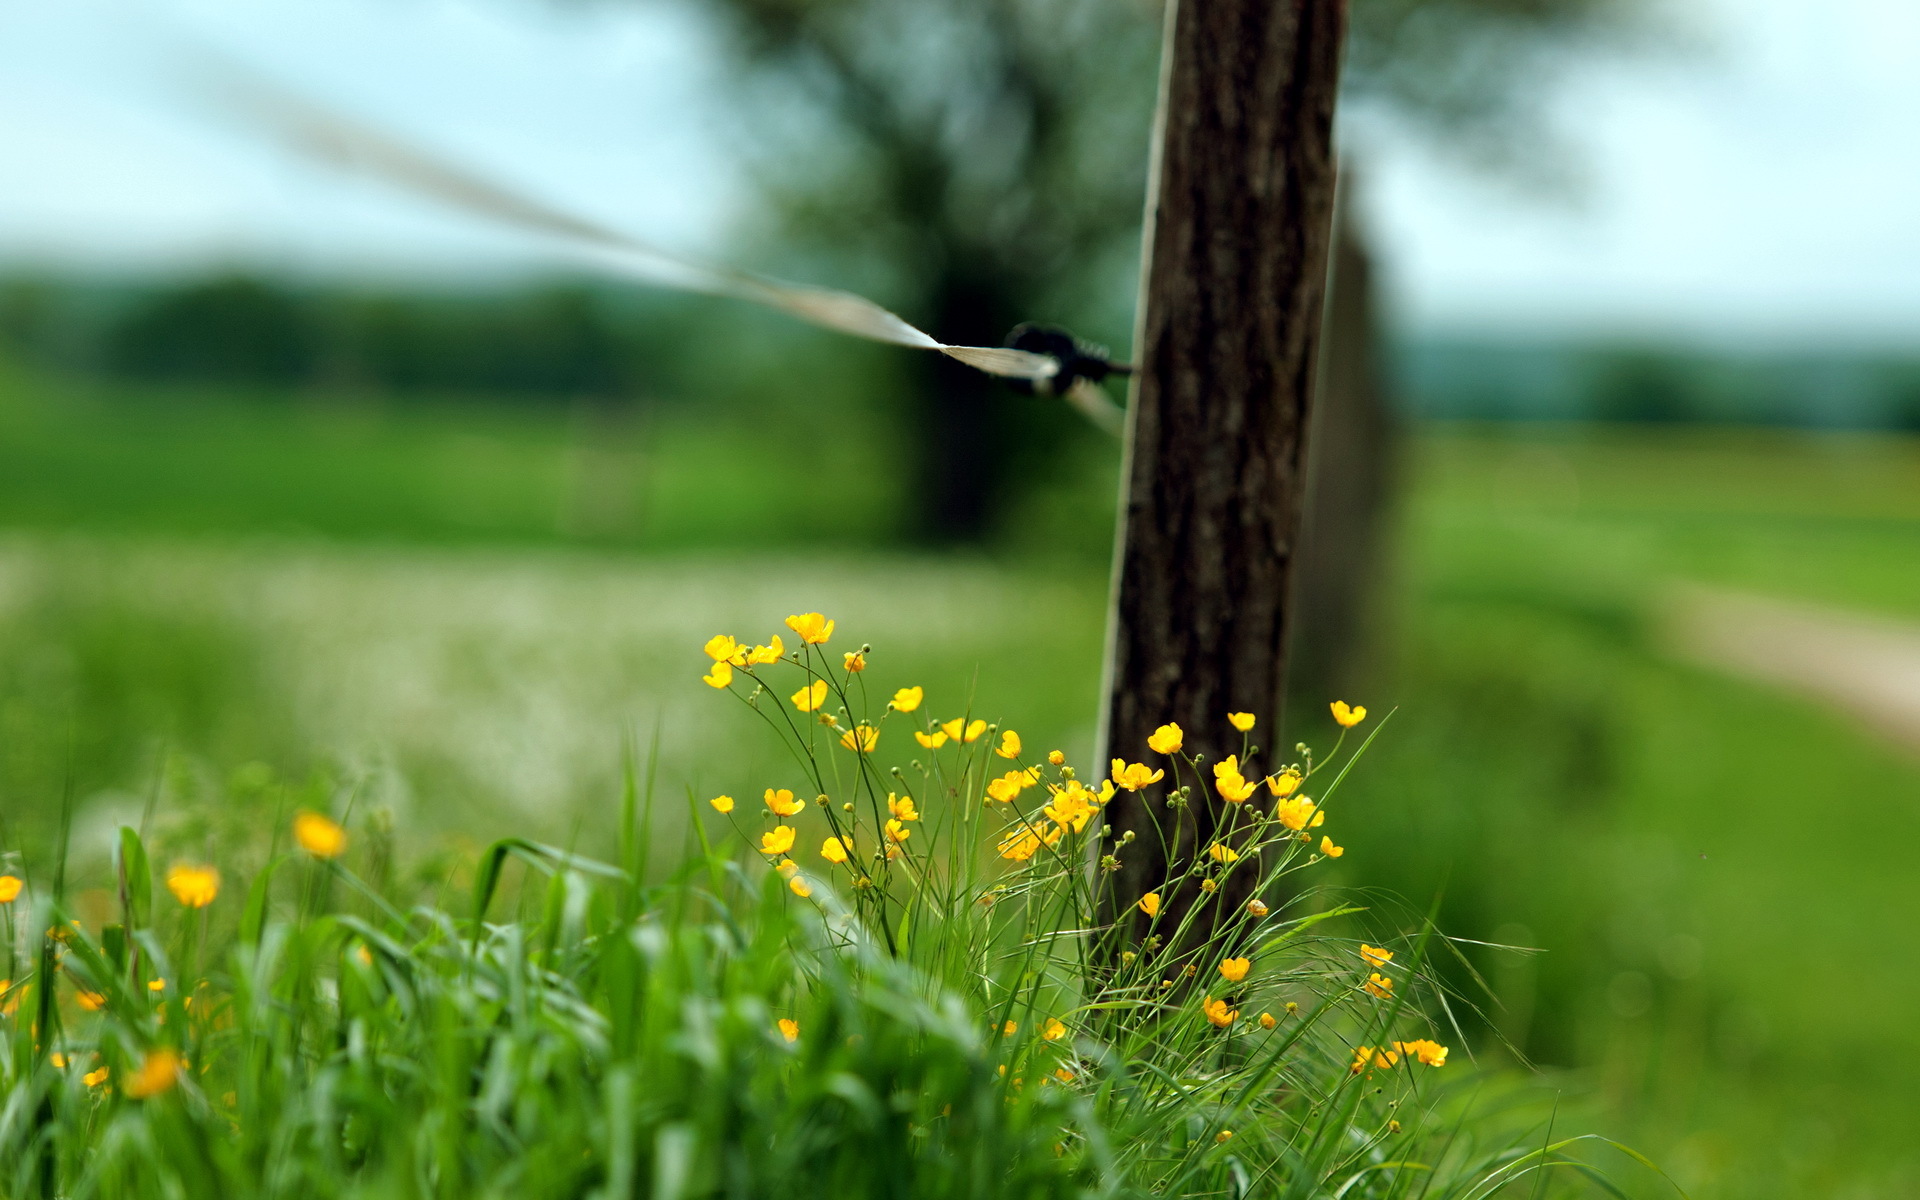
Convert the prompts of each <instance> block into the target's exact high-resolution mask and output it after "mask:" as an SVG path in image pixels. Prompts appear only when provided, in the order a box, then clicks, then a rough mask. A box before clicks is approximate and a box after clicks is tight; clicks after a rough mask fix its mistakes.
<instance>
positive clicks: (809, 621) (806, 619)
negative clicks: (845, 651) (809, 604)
mask: <svg viewBox="0 0 1920 1200" xmlns="http://www.w3.org/2000/svg"><path fill="white" fill-rule="evenodd" d="M787 628H788V629H791V630H793V631H794V632H795V633H797V634H799V635H800V640H801V641H803V642H806V643H807V644H808V645H811V646H817V645H819V644H820V643H822V642H824V641H826V640H827V639H828V638H830V637H832V636H833V622H832V621H829V620H827V619H826V618H825V617H823V616H821V615H820V614H819V613H801V614H800V615H799V616H794V617H788V618H787Z"/></svg>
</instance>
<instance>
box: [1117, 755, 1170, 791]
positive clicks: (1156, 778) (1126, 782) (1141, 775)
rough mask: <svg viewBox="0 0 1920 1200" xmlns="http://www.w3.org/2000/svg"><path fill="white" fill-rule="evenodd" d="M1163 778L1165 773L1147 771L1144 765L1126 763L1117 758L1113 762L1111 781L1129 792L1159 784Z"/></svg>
mask: <svg viewBox="0 0 1920 1200" xmlns="http://www.w3.org/2000/svg"><path fill="white" fill-rule="evenodd" d="M1165 776H1166V772H1165V771H1149V770H1147V764H1145V763H1128V762H1127V761H1125V760H1124V759H1118V758H1116V759H1114V760H1113V781H1114V782H1115V783H1117V784H1119V785H1120V786H1121V787H1123V788H1125V789H1127V790H1128V791H1130V792H1137V791H1139V790H1140V789H1141V788H1143V787H1147V786H1149V785H1150V784H1155V783H1159V782H1160V780H1161V779H1162V778H1164V777H1165Z"/></svg>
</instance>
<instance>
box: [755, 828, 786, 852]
mask: <svg viewBox="0 0 1920 1200" xmlns="http://www.w3.org/2000/svg"><path fill="white" fill-rule="evenodd" d="M791 849H793V826H791V825H775V826H774V827H773V828H772V829H770V830H768V831H767V832H765V833H763V834H761V835H760V853H762V854H785V853H786V852H787V851H789V850H791Z"/></svg>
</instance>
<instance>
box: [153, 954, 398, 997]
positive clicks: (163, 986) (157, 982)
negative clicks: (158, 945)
mask: <svg viewBox="0 0 1920 1200" xmlns="http://www.w3.org/2000/svg"><path fill="white" fill-rule="evenodd" d="M366 952H367V948H366V947H365V946H362V947H360V953H362V954H365V953H366ZM147 990H148V991H150V992H164V991H166V990H167V981H166V980H164V979H149V980H147Z"/></svg>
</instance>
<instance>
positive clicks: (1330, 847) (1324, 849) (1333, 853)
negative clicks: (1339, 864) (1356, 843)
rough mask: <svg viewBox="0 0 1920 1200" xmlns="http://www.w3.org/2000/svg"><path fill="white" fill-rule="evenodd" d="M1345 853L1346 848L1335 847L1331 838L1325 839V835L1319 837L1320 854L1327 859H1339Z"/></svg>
mask: <svg viewBox="0 0 1920 1200" xmlns="http://www.w3.org/2000/svg"><path fill="white" fill-rule="evenodd" d="M1346 852H1347V848H1346V847H1345V846H1336V845H1334V844H1333V839H1332V838H1330V837H1327V836H1326V835H1325V834H1322V835H1321V837H1320V853H1322V854H1324V855H1326V856H1327V857H1328V858H1339V857H1340V856H1341V855H1342V854H1345V853H1346Z"/></svg>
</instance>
